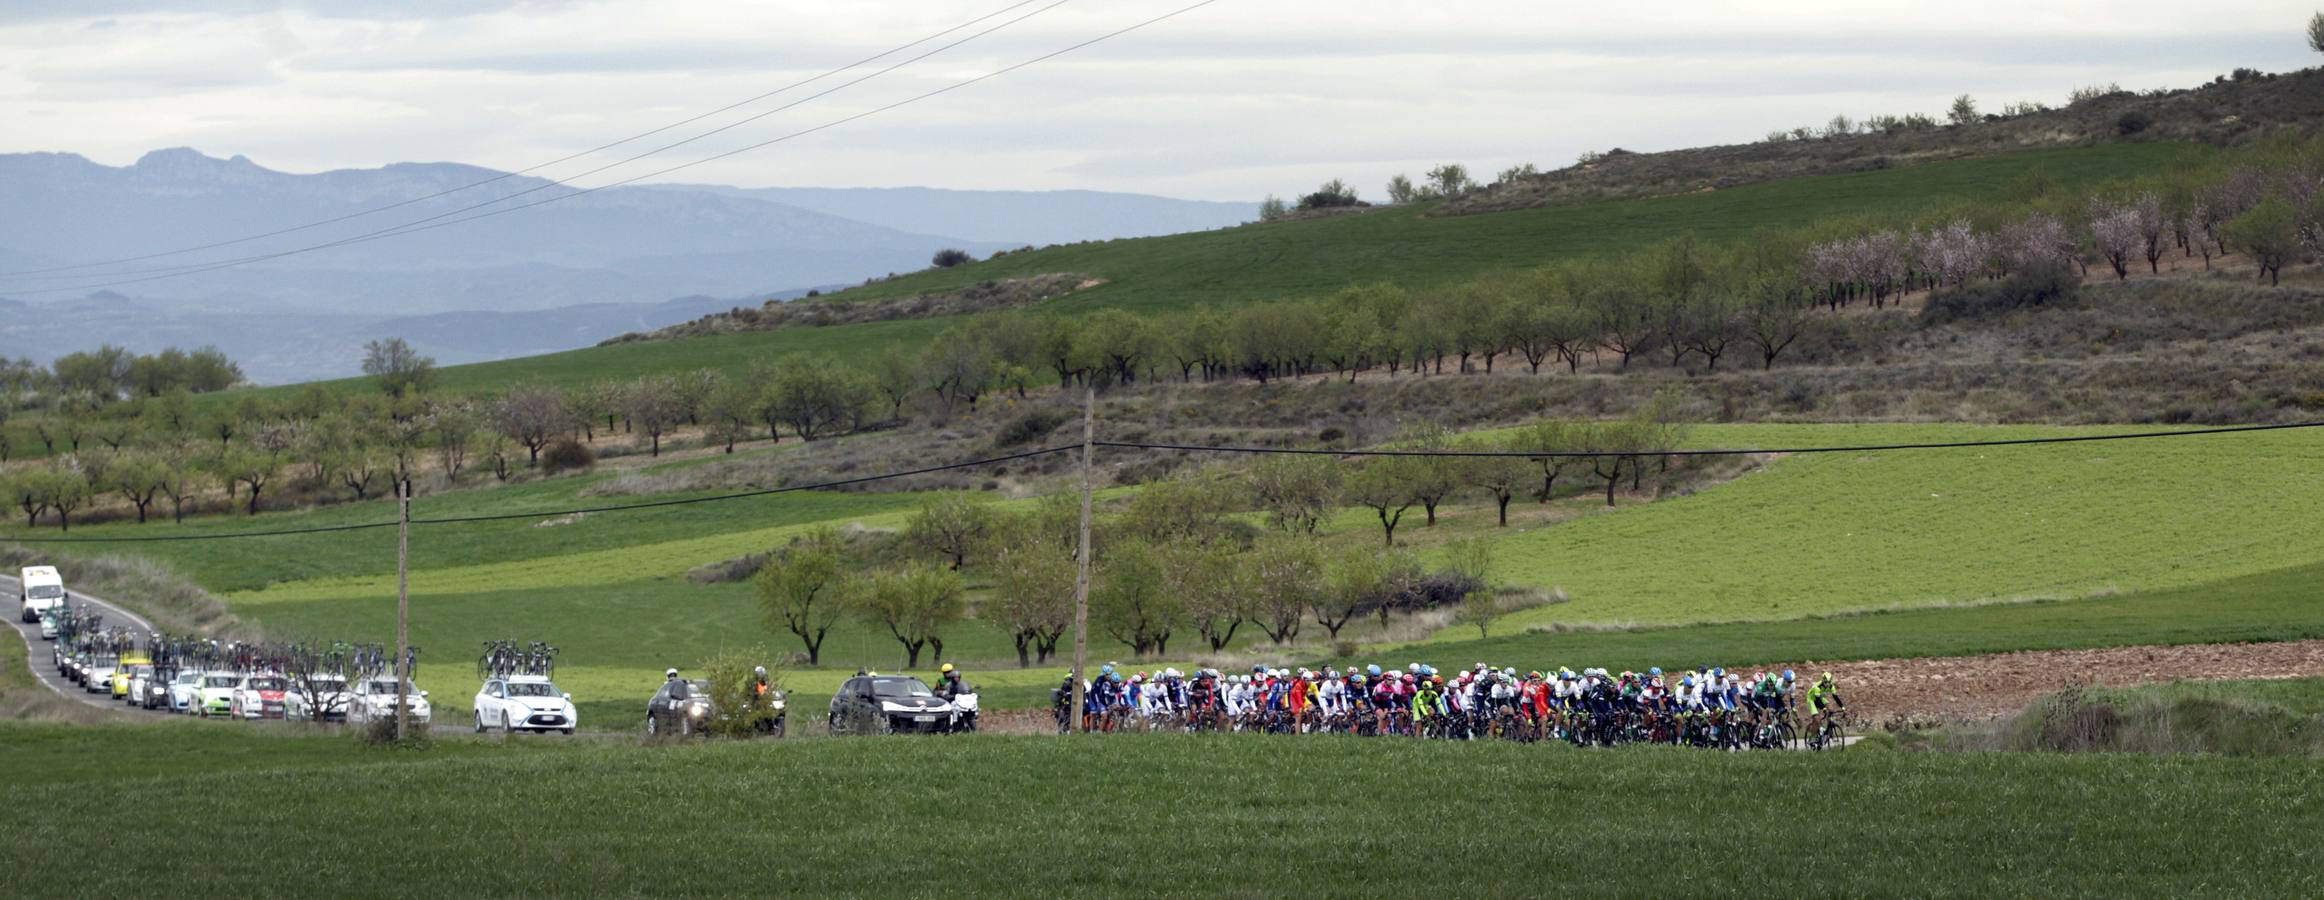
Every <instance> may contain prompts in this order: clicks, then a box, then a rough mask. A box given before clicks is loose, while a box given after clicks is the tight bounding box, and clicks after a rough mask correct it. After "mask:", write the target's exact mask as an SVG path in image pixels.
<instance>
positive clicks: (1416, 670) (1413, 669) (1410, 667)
mask: <svg viewBox="0 0 2324 900" xmlns="http://www.w3.org/2000/svg"><path fill="white" fill-rule="evenodd" d="M1404 672H1405V674H1407V675H1418V674H1420V664H1419V663H1406V664H1405V665H1404Z"/></svg>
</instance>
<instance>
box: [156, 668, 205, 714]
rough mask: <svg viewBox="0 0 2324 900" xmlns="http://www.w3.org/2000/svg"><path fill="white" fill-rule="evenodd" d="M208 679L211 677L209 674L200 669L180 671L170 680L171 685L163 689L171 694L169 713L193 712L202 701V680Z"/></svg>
mask: <svg viewBox="0 0 2324 900" xmlns="http://www.w3.org/2000/svg"><path fill="white" fill-rule="evenodd" d="M206 677H209V673H206V672H203V671H201V670H199V669H179V670H178V672H177V675H176V676H174V677H172V678H170V680H169V684H168V685H166V686H165V687H164V688H163V689H164V690H167V691H168V692H169V706H168V709H169V711H170V712H173V713H190V712H193V711H194V707H195V705H196V704H197V703H199V702H200V700H201V696H202V679H203V678H206Z"/></svg>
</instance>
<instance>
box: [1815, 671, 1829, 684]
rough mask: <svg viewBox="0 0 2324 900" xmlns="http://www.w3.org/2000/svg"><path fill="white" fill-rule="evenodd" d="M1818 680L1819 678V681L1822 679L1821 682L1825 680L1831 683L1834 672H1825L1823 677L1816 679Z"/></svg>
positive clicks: (1826, 682)
mask: <svg viewBox="0 0 2324 900" xmlns="http://www.w3.org/2000/svg"><path fill="white" fill-rule="evenodd" d="M1816 680H1817V681H1821V682H1823V683H1825V684H1831V683H1832V673H1830V672H1825V673H1824V674H1823V677H1821V678H1818V679H1816Z"/></svg>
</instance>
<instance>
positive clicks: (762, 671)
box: [751, 666, 767, 678]
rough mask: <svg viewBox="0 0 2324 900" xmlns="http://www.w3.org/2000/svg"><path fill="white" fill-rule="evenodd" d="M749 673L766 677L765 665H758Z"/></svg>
mask: <svg viewBox="0 0 2324 900" xmlns="http://www.w3.org/2000/svg"><path fill="white" fill-rule="evenodd" d="M751 674H753V675H757V676H758V677H760V678H765V677H767V667H765V666H760V667H758V668H757V669H755V670H753V671H752V672H751Z"/></svg>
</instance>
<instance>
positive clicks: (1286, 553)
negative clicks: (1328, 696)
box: [1242, 534, 1323, 646]
mask: <svg viewBox="0 0 2324 900" xmlns="http://www.w3.org/2000/svg"><path fill="white" fill-rule="evenodd" d="M1242 564H1243V589H1244V590H1245V591H1248V592H1249V596H1250V613H1251V620H1252V622H1253V623H1255V624H1257V625H1258V626H1259V630H1260V631H1264V632H1266V633H1267V639H1268V640H1270V641H1273V642H1274V643H1275V644H1276V645H1278V646H1280V645H1282V644H1284V643H1286V642H1289V641H1290V640H1291V639H1292V638H1295V637H1298V636H1299V625H1300V623H1301V622H1302V621H1304V620H1305V618H1306V615H1307V610H1308V607H1310V606H1312V605H1313V604H1314V603H1315V602H1316V601H1317V600H1318V599H1320V593H1321V588H1322V583H1323V577H1322V576H1323V554H1322V551H1321V550H1320V549H1319V548H1318V547H1317V545H1316V543H1315V542H1314V541H1313V540H1310V539H1308V538H1306V537H1305V536H1301V535H1290V534H1270V535H1267V536H1266V537H1263V538H1260V539H1259V542H1258V543H1256V544H1254V545H1252V547H1251V549H1250V551H1249V552H1247V553H1244V554H1243V555H1242Z"/></svg>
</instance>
